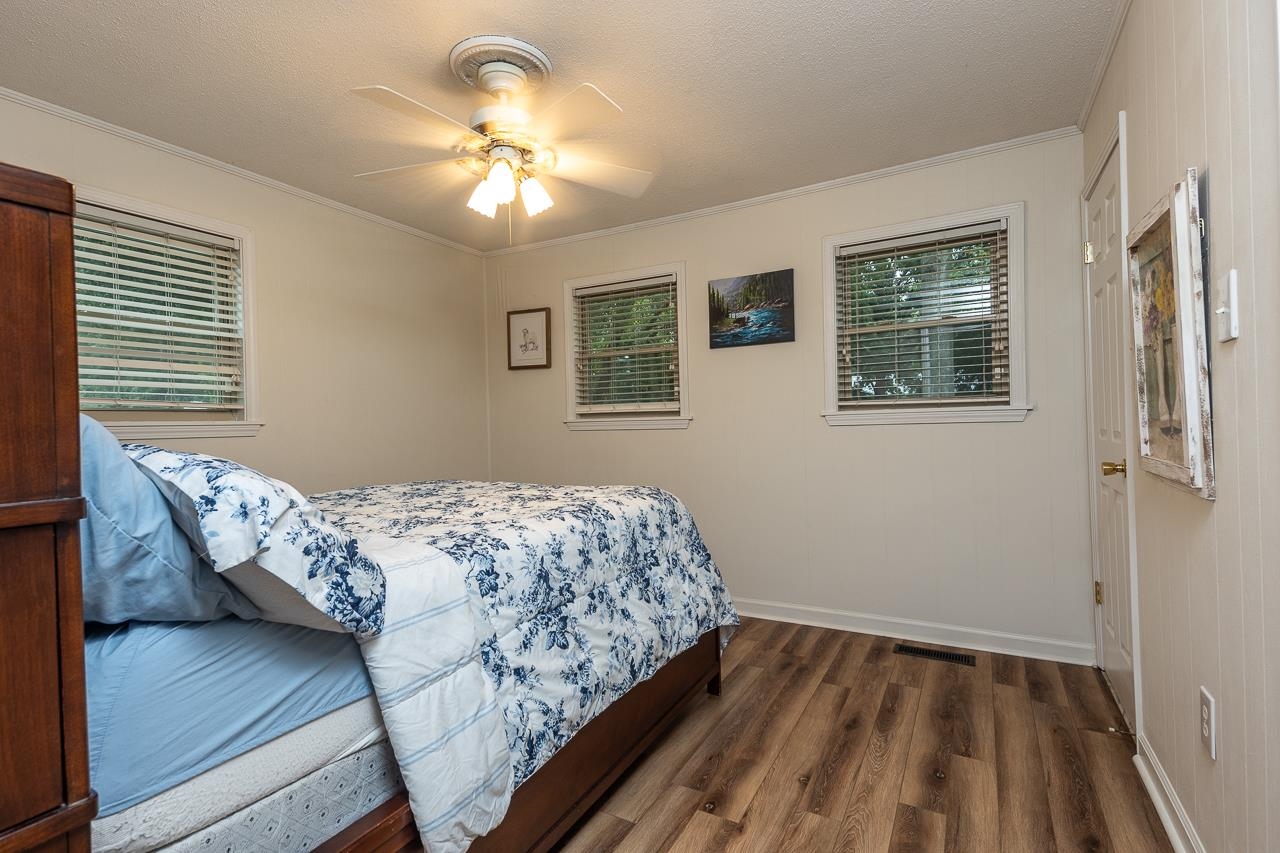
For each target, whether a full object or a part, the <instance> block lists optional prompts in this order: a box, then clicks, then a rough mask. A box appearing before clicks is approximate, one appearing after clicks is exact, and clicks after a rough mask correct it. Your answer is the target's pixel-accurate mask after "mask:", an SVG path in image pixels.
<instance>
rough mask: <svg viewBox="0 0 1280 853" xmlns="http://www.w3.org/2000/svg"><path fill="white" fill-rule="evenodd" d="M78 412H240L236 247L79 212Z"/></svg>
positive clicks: (130, 218) (164, 226) (89, 210)
mask: <svg viewBox="0 0 1280 853" xmlns="http://www.w3.org/2000/svg"><path fill="white" fill-rule="evenodd" d="M75 275H76V330H77V333H78V334H79V340H80V343H79V353H80V405H81V407H82V408H85V409H133V410H150V411H174V410H193V409H199V410H209V411H230V412H234V411H241V410H243V409H244V380H243V377H244V312H243V293H242V290H241V277H240V246H239V243H238V241H237V240H234V239H231V238H228V237H222V236H219V235H215V234H208V233H205V232H203V231H197V230H194V229H191V228H185V227H182V226H178V225H173V224H170V223H166V222H160V221H157V220H153V219H148V218H145V217H141V216H135V215H132V214H128V213H123V212H120V211H115V210H110V209H108V208H103V207H96V206H93V205H88V204H83V203H81V204H79V205H77V208H76V218H75Z"/></svg>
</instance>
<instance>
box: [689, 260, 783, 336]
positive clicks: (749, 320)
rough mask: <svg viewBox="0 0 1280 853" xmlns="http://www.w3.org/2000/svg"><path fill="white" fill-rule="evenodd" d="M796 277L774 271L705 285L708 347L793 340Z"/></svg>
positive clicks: (781, 271) (721, 279)
mask: <svg viewBox="0 0 1280 853" xmlns="http://www.w3.org/2000/svg"><path fill="white" fill-rule="evenodd" d="M795 274H796V271H795V270H794V269H789V270H774V271H773V272H759V273H755V274H753V275H740V276H737V277H736V278H719V279H716V280H715V281H711V282H708V283H707V300H708V306H707V307H708V312H707V317H708V319H709V321H710V326H711V330H710V331H711V348H712V349H721V348H723V347H749V346H754V345H755V344H778V343H784V342H786V341H794V340H795V339H796V311H795V303H794V301H793V300H794V297H795V277H796V276H795Z"/></svg>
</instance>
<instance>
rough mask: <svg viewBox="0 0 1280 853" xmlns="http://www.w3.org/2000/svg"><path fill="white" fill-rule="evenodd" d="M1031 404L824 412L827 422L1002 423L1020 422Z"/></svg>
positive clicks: (854, 424)
mask: <svg viewBox="0 0 1280 853" xmlns="http://www.w3.org/2000/svg"><path fill="white" fill-rule="evenodd" d="M1034 408H1035V407H1034V406H955V407H939V408H936V409H898V410H890V409H874V410H867V411H861V412H859V411H848V410H845V411H840V412H823V413H822V417H824V418H826V420H827V426H859V425H867V424H950V423H958V424H966V423H967V424H979V423H988V424H1005V423H1021V422H1022V421H1025V420H1026V419H1027V415H1028V414H1029V413H1030V412H1031V411H1032V410H1033V409H1034Z"/></svg>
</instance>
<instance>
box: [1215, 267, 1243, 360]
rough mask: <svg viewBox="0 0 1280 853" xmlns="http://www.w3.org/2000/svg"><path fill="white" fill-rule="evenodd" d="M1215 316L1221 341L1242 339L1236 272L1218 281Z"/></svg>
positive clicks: (1233, 271) (1230, 272)
mask: <svg viewBox="0 0 1280 853" xmlns="http://www.w3.org/2000/svg"><path fill="white" fill-rule="evenodd" d="M1213 316H1214V322H1215V324H1216V326H1217V330H1218V340H1219V341H1224V342H1225V341H1234V340H1235V339H1236V338H1238V337H1240V285H1239V276H1238V274H1237V273H1236V271H1235V270H1231V271H1229V272H1228V273H1227V274H1226V275H1224V276H1223V277H1222V278H1220V279H1218V287H1217V296H1216V299H1215V301H1214V306H1213Z"/></svg>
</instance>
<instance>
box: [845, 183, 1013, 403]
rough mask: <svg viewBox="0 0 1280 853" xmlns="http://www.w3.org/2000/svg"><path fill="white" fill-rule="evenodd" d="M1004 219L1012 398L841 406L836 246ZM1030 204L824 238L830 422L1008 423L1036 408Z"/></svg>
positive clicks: (1000, 206)
mask: <svg viewBox="0 0 1280 853" xmlns="http://www.w3.org/2000/svg"><path fill="white" fill-rule="evenodd" d="M996 219H1004V220H1005V221H1006V222H1007V229H1008V245H1009V402H1008V403H1007V404H1002V405H998V406H965V405H955V404H941V405H937V406H920V407H915V406H912V407H906V406H903V407H899V408H893V407H885V408H867V409H863V410H853V409H841V408H840V405H839V402H838V399H839V397H838V394H839V391H838V389H837V388H836V383H837V381H838V380H837V378H836V263H835V261H836V252H837V251H838V250H839V248H840V247H841V246H848V245H850V244H852V243H872V242H877V241H881V240H896V239H905V238H908V237H910V236H911V235H913V234H919V233H922V232H925V231H941V230H943V229H947V228H960V227H964V226H968V225H973V224H975V223H978V222H990V221H992V220H996ZM1025 219H1026V205H1024V204H1023V203H1022V202H1020V201H1019V202H1015V203H1013V204H1005V205H999V206H997V207H987V208H982V209H980V210H966V211H963V212H961V213H952V214H947V215H945V216H934V217H931V218H929V219H918V220H916V221H914V222H902V223H898V224H896V225H886V226H881V227H878V228H867V229H864V230H861V231H852V232H849V233H847V234H834V235H832V236H830V237H826V238H824V239H823V241H822V286H823V311H824V312H825V314H824V318H823V331H824V344H825V346H824V359H825V362H826V363H825V366H824V368H823V369H824V371H825V373H826V401H825V402H826V405H825V407H824V408H823V410H822V417H823V418H825V419H826V421H827V425H828V426H856V425H859V424H941V423H1010V422H1018V421H1023V420H1026V417H1027V413H1028V412H1030V411H1031V410H1032V409H1034V408H1035V406H1034V404H1032V403H1031V402H1030V399H1029V397H1028V395H1027V346H1026V324H1027V319H1026V223H1025Z"/></svg>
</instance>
